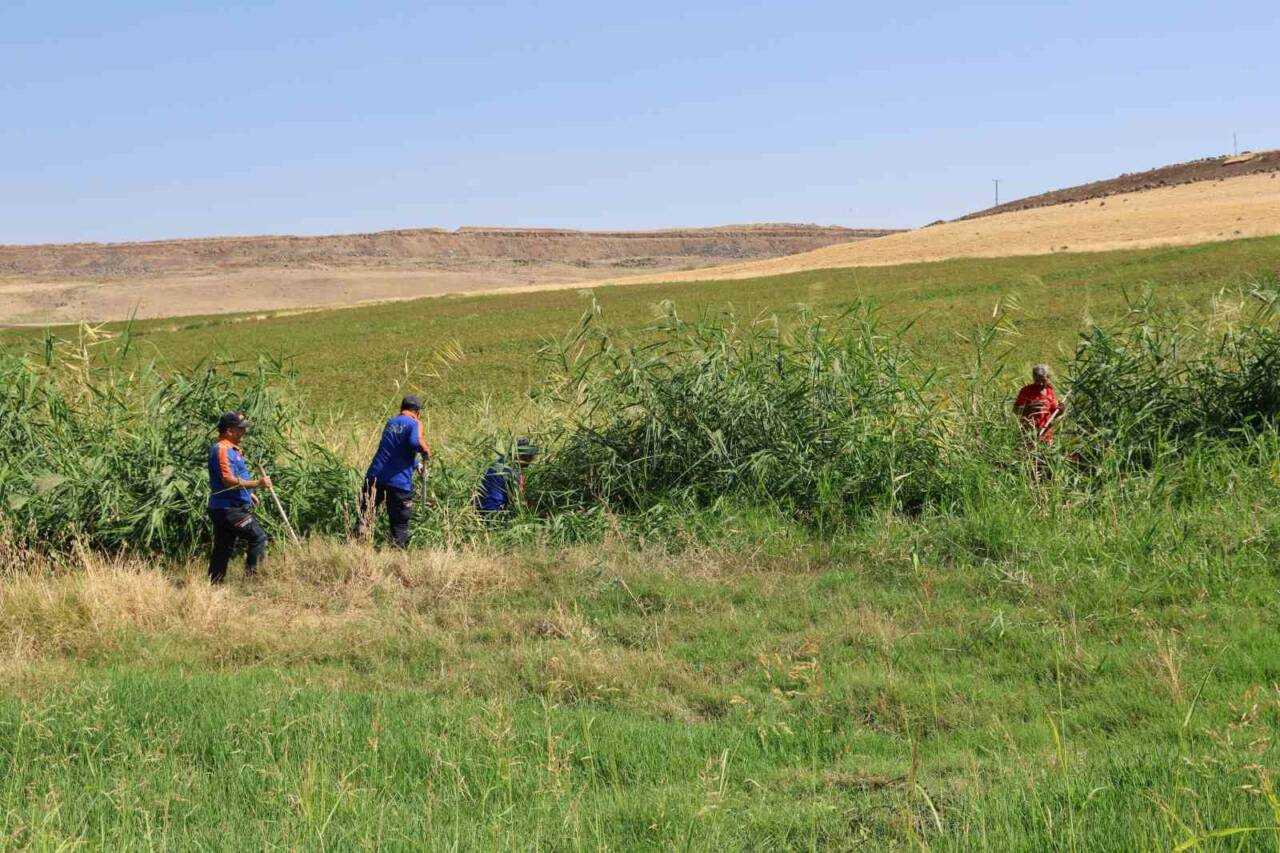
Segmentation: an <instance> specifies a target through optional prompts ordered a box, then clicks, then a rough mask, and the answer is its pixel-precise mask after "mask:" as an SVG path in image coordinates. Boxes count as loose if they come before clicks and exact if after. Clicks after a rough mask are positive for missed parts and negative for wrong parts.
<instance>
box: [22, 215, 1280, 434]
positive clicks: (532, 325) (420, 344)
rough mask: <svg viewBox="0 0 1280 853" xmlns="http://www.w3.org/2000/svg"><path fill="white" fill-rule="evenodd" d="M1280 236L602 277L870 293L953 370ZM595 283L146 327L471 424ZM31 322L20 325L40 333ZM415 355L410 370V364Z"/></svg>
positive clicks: (698, 294) (1217, 286)
mask: <svg viewBox="0 0 1280 853" xmlns="http://www.w3.org/2000/svg"><path fill="white" fill-rule="evenodd" d="M1277 270H1280V238H1265V239H1257V240H1238V241H1233V242H1226V243H1213V244H1206V245H1202V246H1192V247H1187V248H1174V249H1156V250H1142V251H1124V252H1108V253H1102V254H1078V255H1077V254H1058V255H1045V256H1040V257H1030V258H1000V259H970V260H956V261H945V262H941V263H929V264H912V265H908V266H899V267H880V268H867V269H857V270H822V271H818V272H808V273H799V274H795V275H787V276H779V277H775V278H765V279H758V280H751V281H722V282H714V281H713V282H704V283H695V284H682V285H676V286H674V287H671V286H664V285H630V286H623V287H604V288H597V289H596V290H594V291H591V293H594V294H595V296H596V298H597V299H598V300H599V301H600V303H601V304H602V306H603V308H604V312H605V318H606V320H608V322H609V323H611V324H614V325H618V326H627V325H640V324H643V323H644V322H646V321H648V320H649V319H651V318H652V317H653V315H654V312H655V306H656V305H657V304H658V303H659V302H661V301H662V300H664V299H671V300H673V301H674V302H675V303H676V305H677V307H678V308H679V309H680V311H681V312H682V313H683V314H685V315H686V316H689V315H693V314H696V313H697V312H698V311H701V310H712V311H719V310H723V309H725V308H727V307H732V308H733V310H734V311H735V312H736V313H737V314H738V316H739V317H741V318H751V317H754V316H757V315H763V314H772V313H777V314H780V315H782V316H788V315H790V314H793V313H794V312H795V310H796V306H798V305H808V306H811V307H813V308H814V309H815V310H820V311H834V310H837V309H838V308H840V307H841V306H844V305H848V304H849V303H851V302H853V301H854V300H856V299H859V298H873V299H875V300H876V302H877V303H878V304H879V305H880V306H881V307H882V309H883V311H884V315H885V317H886V318H887V319H889V320H896V321H899V322H906V321H911V320H914V321H916V326H915V335H916V336H917V337H918V339H920V340H921V341H923V342H924V343H925V344H927V345H928V346H929V347H930V348H932V349H935V350H936V352H937V356H938V362H939V364H940V365H942V366H944V367H945V366H948V365H950V364H953V363H954V362H955V361H956V360H957V359H958V358H959V357H960V356H962V355H963V354H964V353H965V352H966V351H967V347H966V345H965V344H964V343H963V342H962V341H960V340H959V339H958V338H957V333H963V332H970V331H972V329H973V327H975V326H976V325H978V324H979V323H981V322H983V321H985V320H986V319H988V318H989V316H990V314H991V311H992V308H993V307H994V306H995V304H996V302H997V301H998V300H1000V299H1002V298H1007V297H1011V296H1013V297H1016V298H1017V299H1018V300H1019V301H1020V303H1021V306H1022V310H1021V311H1020V312H1019V316H1018V318H1017V319H1018V321H1019V324H1020V326H1021V328H1022V331H1023V333H1024V335H1025V343H1024V344H1023V346H1022V350H1023V351H1024V352H1025V354H1026V358H1027V359H1028V360H1035V359H1044V360H1049V361H1054V360H1055V356H1056V354H1057V353H1058V351H1059V350H1060V349H1062V348H1064V347H1070V346H1071V345H1072V344H1073V342H1074V338H1075V335H1076V332H1077V331H1078V329H1079V328H1080V325H1081V321H1082V318H1084V317H1086V316H1092V317H1098V318H1105V317H1107V316H1108V315H1109V314H1113V313H1114V312H1116V311H1117V310H1119V309H1120V308H1121V307H1122V306H1123V304H1124V301H1123V295H1122V294H1123V291H1124V290H1125V289H1128V290H1129V291H1130V292H1137V291H1138V290H1140V289H1142V288H1143V287H1151V288H1152V289H1154V290H1155V291H1156V292H1157V293H1158V294H1159V295H1160V297H1161V298H1162V299H1165V300H1169V301H1183V302H1186V303H1188V304H1191V305H1195V306H1198V307H1203V306H1204V305H1205V304H1206V303H1207V302H1208V300H1209V299H1210V298H1211V297H1212V296H1213V294H1215V293H1216V292H1218V291H1219V290H1221V289H1223V288H1237V287H1240V286H1241V285H1243V284H1245V283H1247V282H1248V281H1250V280H1252V279H1255V278H1259V277H1265V276H1269V275H1275V274H1276V272H1277ZM586 293H587V291H575V290H562V291H550V292H546V293H531V294H515V295H506V296H503V295H490V296H475V297H459V298H436V299H423V300H418V301H414V302H404V303H393V304H385V305H379V306H372V307H364V308H351V309H347V310H340V311H326V312H318V313H313V314H300V315H294V316H283V317H276V318H267V319H248V320H246V319H245V318H243V317H238V316H229V317H204V318H186V319H182V320H178V321H148V322H143V323H139V324H138V330H139V332H140V333H141V335H140V339H141V341H142V342H143V346H144V347H153V348H154V352H155V353H156V354H157V355H158V356H159V357H161V358H162V359H165V360H167V361H168V362H170V363H172V364H177V365H185V364H191V363H194V362H196V361H199V360H202V359H208V358H211V357H229V358H241V359H252V358H254V357H255V356H256V354H257V353H259V352H262V351H266V352H271V353H274V354H277V355H286V356H291V357H292V358H293V360H294V362H295V364H296V365H297V366H298V367H299V368H300V369H301V371H302V375H301V381H302V385H303V388H304V390H306V391H307V392H308V394H309V396H310V398H311V400H312V401H313V402H314V404H315V406H316V407H317V408H318V409H319V410H320V411H323V412H325V413H339V412H341V413H345V414H349V415H352V416H355V417H359V418H373V419H379V418H382V417H385V415H386V412H387V410H388V409H389V408H390V407H393V406H394V405H395V404H396V403H397V402H398V397H397V388H398V386H397V383H398V382H404V381H405V380H406V378H407V379H408V380H409V384H410V385H411V386H414V387H415V390H419V391H421V392H422V394H423V396H424V398H425V399H426V401H427V403H428V409H429V410H430V411H428V413H427V414H428V415H429V416H430V417H432V418H433V419H435V420H438V421H440V422H441V423H442V424H444V425H449V424H452V423H453V422H455V421H459V420H460V421H462V422H465V421H467V420H468V419H469V418H470V416H471V413H472V412H473V410H474V408H475V407H476V405H477V403H478V402H479V401H480V400H482V399H484V398H485V397H486V395H488V396H489V397H490V398H492V399H493V400H494V401H495V402H496V403H497V404H498V405H499V406H502V405H504V404H509V403H510V402H511V401H512V400H513V399H514V398H515V397H516V396H517V395H518V394H520V393H522V392H523V391H524V390H525V389H526V388H527V387H528V386H529V385H530V383H531V382H534V381H536V379H537V377H538V376H539V374H540V372H541V369H540V366H539V365H538V363H537V353H538V350H539V347H540V345H541V344H542V343H543V342H544V341H545V340H546V339H548V338H550V337H554V336H558V335H561V334H563V333H564V332H565V331H566V330H567V329H568V328H569V327H570V326H571V325H572V324H573V323H574V321H575V320H577V319H578V317H579V316H580V315H581V314H582V313H583V311H585V310H586V309H587V308H588V307H589V304H590V299H589V296H587V295H586ZM31 335H34V332H12V331H11V332H9V333H8V337H10V338H15V337H29V336H31ZM455 341H456V342H457V344H458V345H459V347H460V348H461V349H462V351H463V353H464V357H463V358H462V360H461V361H459V362H457V363H456V364H452V365H451V366H450V367H448V369H446V370H443V371H439V372H440V373H441V375H440V376H439V378H429V377H428V376H427V374H428V373H429V372H430V371H429V368H430V367H432V366H433V363H434V360H433V358H432V356H433V355H434V354H435V353H436V352H438V351H439V350H441V349H442V348H444V347H445V346H447V345H448V344H449V342H455ZM406 366H407V373H406Z"/></svg>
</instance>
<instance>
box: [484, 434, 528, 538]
mask: <svg viewBox="0 0 1280 853" xmlns="http://www.w3.org/2000/svg"><path fill="white" fill-rule="evenodd" d="M537 457H538V448H537V446H536V445H535V444H534V443H533V442H531V441H530V440H529V439H527V438H522V439H520V440H519V441H517V442H516V464H515V467H512V466H511V465H510V464H508V463H507V458H506V457H505V456H503V455H502V454H498V458H497V460H496V461H495V462H494V463H493V464H492V465H490V466H489V470H487V471H485V472H484V479H482V480H481V481H480V491H479V493H478V494H477V495H476V510H478V511H479V513H480V514H481V515H482V516H485V517H487V518H492V517H495V516H497V515H498V514H500V513H504V512H510V511H511V510H512V509H514V508H515V505H516V501H517V500H519V499H520V496H521V495H522V494H523V493H524V468H525V466H526V465H530V464H532V463H533V460H534V459H536V458H537Z"/></svg>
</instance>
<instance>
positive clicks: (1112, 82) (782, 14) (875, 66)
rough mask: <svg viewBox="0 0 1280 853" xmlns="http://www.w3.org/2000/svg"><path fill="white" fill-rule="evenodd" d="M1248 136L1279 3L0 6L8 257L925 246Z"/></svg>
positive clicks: (1263, 132)
mask: <svg viewBox="0 0 1280 853" xmlns="http://www.w3.org/2000/svg"><path fill="white" fill-rule="evenodd" d="M1233 130H1235V131H1239V133H1240V144H1241V147H1242V148H1245V147H1252V148H1275V147H1280V12H1277V6H1276V3H1275V0H1269V2H1219V3H1212V4H1211V3H1206V2H1201V3H1185V2H1176V0H1174V1H1173V2H1159V3H1157V2H1124V0H1119V1H1118V0H1110V2H1066V3H1043V4H1040V3H1035V4H1032V3H1025V2H1009V3H970V4H960V3H954V2H915V3H876V4H870V3H867V4H860V3H850V2H787V3H783V2H774V3H755V2H742V0H738V2H733V3H708V2H696V0H695V2H665V0H649V2H644V3H628V4H622V3H608V2H604V3H602V2H556V3H531V2H520V3H516V2H512V3H487V2H457V3H421V4H413V3H387V2H377V0H372V1H370V0H366V2H361V3H356V2H349V3H332V2H324V0H307V2H278V3H269V2H256V3H236V2H221V3H213V2H188V3H181V2H144V1H143V0H111V1H110V2H101V0H98V2H83V0H80V1H79V2H76V0H69V2H62V3H57V2H49V0H43V2H30V1H29V0H4V2H3V3H2V4H0V243H27V242H49V241H70V240H122V239H152V238H161V237H171V236H200V235H218V234H256V233H268V232H269V233H312V234H314V233H331V232H350V231H372V230H378V229H384V228H397V227H415V226H428V225H440V226H446V227H453V226H457V225H463V224H476V225H546V226H557V227H578V228H654V227H667V226H683V225H714V224H723V223H731V222H752V221H765V220H771V221H799V222H820V223H840V224H848V225H855V226H909V225H919V224H923V223H925V222H928V221H931V220H933V219H938V218H943V217H951V216H956V215H959V214H961V213H964V212H967V211H970V210H973V209H976V208H981V207H984V206H986V205H987V204H989V203H990V201H991V195H992V185H991V178H994V177H999V178H1002V179H1003V183H1002V186H1001V195H1002V196H1003V197H1005V198H1012V197H1015V196H1022V195H1030V194H1032V193H1035V192H1040V191H1043V190H1047V189H1054V188H1057V187H1060V186H1064V185H1070V184H1074V183H1079V182H1081V181H1085V180H1092V179H1096V178H1104V177H1111V176H1113V175H1115V174H1118V173H1120V172H1125V171H1136V170H1140V169H1144V168H1149V167H1151V166H1156V165H1162V164H1164V163H1168V162H1172V161H1178V160H1185V159H1191V158H1195V157H1201V156H1207V155H1211V154H1220V153H1224V152H1229V151H1230V149H1231V133H1232V131H1233Z"/></svg>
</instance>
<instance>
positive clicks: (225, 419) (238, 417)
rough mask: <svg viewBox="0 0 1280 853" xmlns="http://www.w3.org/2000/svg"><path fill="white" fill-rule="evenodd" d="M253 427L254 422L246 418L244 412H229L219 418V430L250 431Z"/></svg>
mask: <svg viewBox="0 0 1280 853" xmlns="http://www.w3.org/2000/svg"><path fill="white" fill-rule="evenodd" d="M251 426H253V421H251V420H249V419H248V418H246V417H245V416H244V412H227V413H226V414H224V415H223V416H222V417H220V418H218V430H219V431H222V430H224V429H230V428H231V427H243V428H244V429H248V428H249V427H251Z"/></svg>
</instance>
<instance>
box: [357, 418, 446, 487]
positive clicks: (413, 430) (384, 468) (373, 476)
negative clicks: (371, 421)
mask: <svg viewBox="0 0 1280 853" xmlns="http://www.w3.org/2000/svg"><path fill="white" fill-rule="evenodd" d="M418 454H422V455H423V456H428V457H429V456H430V455H431V447H430V446H429V445H428V444H427V438H426V436H425V435H423V433H422V423H421V421H419V420H418V416H417V415H416V414H414V413H413V412H409V411H404V412H401V413H400V414H398V415H396V416H395V417H394V418H392V419H391V420H389V421H387V425H386V426H385V427H383V429H382V440H381V441H380V442H379V443H378V452H377V453H375V454H373V461H372V462H370V463H369V470H368V471H366V472H365V475H364V476H365V479H367V480H375V481H376V482H378V483H381V484H382V485H384V486H390V487H391V488H393V489H400V490H402V491H406V492H410V491H413V472H414V469H415V468H416V467H417V463H418Z"/></svg>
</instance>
